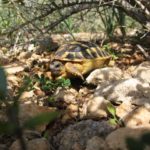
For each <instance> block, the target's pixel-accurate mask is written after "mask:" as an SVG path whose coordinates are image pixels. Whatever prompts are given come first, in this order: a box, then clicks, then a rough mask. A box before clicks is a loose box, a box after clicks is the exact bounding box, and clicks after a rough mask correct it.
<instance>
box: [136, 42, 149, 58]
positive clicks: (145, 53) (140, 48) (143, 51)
mask: <svg viewBox="0 0 150 150" xmlns="http://www.w3.org/2000/svg"><path fill="white" fill-rule="evenodd" d="M136 46H137V47H138V49H139V50H140V51H141V52H142V53H143V55H144V57H145V58H146V59H148V60H150V57H149V55H148V53H147V52H146V51H145V50H144V48H143V47H142V46H141V45H139V44H136Z"/></svg>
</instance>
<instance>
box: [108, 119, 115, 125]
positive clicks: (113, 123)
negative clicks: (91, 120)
mask: <svg viewBox="0 0 150 150" xmlns="http://www.w3.org/2000/svg"><path fill="white" fill-rule="evenodd" d="M109 122H110V124H112V125H117V122H116V119H113V118H111V119H109Z"/></svg>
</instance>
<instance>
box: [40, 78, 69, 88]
mask: <svg viewBox="0 0 150 150" xmlns="http://www.w3.org/2000/svg"><path fill="white" fill-rule="evenodd" d="M38 82H39V83H40V86H41V89H42V90H43V91H50V90H51V91H55V90H56V89H57V88H58V87H69V86H70V85H71V81H70V80H69V79H64V78H61V79H58V80H51V79H48V78H46V77H44V76H41V77H39V78H38Z"/></svg>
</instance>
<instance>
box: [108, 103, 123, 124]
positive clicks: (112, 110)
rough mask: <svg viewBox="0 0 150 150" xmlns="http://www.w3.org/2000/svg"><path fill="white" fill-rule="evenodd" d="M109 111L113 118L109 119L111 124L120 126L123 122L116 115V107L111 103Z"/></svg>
mask: <svg viewBox="0 0 150 150" xmlns="http://www.w3.org/2000/svg"><path fill="white" fill-rule="evenodd" d="M107 110H108V112H109V113H110V115H111V118H110V119H109V122H110V124H112V125H120V124H121V122H120V120H119V118H118V117H117V115H116V108H115V107H114V105H112V104H111V103H108V105H107Z"/></svg>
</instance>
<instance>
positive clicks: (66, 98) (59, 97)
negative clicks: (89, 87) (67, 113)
mask: <svg viewBox="0 0 150 150" xmlns="http://www.w3.org/2000/svg"><path fill="white" fill-rule="evenodd" d="M77 95H78V92H77V91H76V90H75V89H73V88H71V89H60V90H58V91H56V92H55V94H54V97H55V101H56V102H61V103H66V104H77V101H76V96H77Z"/></svg>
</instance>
